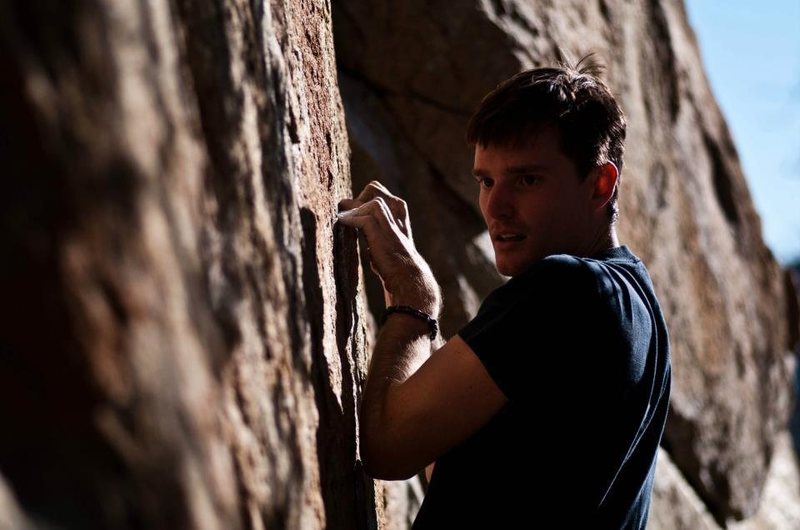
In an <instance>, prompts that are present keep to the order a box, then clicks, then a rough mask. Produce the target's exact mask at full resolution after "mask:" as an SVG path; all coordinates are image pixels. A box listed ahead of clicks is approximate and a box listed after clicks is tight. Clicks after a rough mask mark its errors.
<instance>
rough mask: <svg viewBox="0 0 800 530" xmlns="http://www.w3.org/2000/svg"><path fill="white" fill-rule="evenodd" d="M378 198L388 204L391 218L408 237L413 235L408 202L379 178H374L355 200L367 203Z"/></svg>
mask: <svg viewBox="0 0 800 530" xmlns="http://www.w3.org/2000/svg"><path fill="white" fill-rule="evenodd" d="M376 199H381V200H383V201H384V203H385V204H386V206H388V211H389V212H390V214H391V218H392V219H394V221H395V224H397V225H398V226H399V227H400V229H401V230H402V231H403V233H404V234H405V235H406V236H407V237H409V238H410V237H411V227H410V226H409V222H408V204H406V201H404V200H403V199H401V198H400V197H398V196H396V195H393V194H392V193H391V192H390V191H389V190H388V189H387V188H386V186H384V185H383V184H381V183H380V182H378V181H377V180H373V181H372V182H370V183H369V184H367V185H366V186H364V189H363V190H362V191H361V193H360V194H359V196H358V197H357V198H356V199H355V201H354V202H356V203H359V202H360V203H361V204H366V203H368V202H369V201H373V200H376Z"/></svg>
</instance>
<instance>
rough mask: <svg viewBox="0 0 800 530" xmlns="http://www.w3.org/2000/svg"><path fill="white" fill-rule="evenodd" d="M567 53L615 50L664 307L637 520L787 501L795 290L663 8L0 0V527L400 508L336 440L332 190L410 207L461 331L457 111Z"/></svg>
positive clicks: (338, 324) (377, 515) (473, 229)
mask: <svg viewBox="0 0 800 530" xmlns="http://www.w3.org/2000/svg"><path fill="white" fill-rule="evenodd" d="M334 33H335V41H336V55H337V56H338V69H339V70H338V74H337V63H336V60H337V57H335V56H334V47H333V45H334ZM558 46H560V47H561V49H562V50H563V52H564V53H569V54H573V55H577V54H578V53H580V52H581V51H583V50H585V49H588V48H593V49H595V50H596V51H597V52H598V53H599V55H600V57H601V58H603V59H605V61H606V62H607V63H608V67H609V68H608V80H609V83H610V84H611V86H612V87H613V88H614V89H615V91H616V92H617V93H618V94H619V96H620V98H621V100H622V104H623V107H624V108H625V110H626V112H627V114H628V118H629V124H630V125H629V138H630V140H629V143H628V152H627V153H628V154H627V165H626V168H625V171H624V174H623V175H624V176H623V191H622V221H621V225H620V229H621V231H622V236H623V239H624V240H625V242H626V243H627V244H629V245H630V246H631V247H632V248H633V249H634V250H635V251H636V252H637V253H639V254H640V255H641V256H642V257H643V258H644V259H645V260H646V261H647V262H648V264H649V265H650V267H651V271H652V273H653V276H654V278H655V281H656V284H657V287H658V289H659V295H660V297H661V300H662V302H663V304H664V308H665V310H666V312H667V317H668V319H669V322H670V324H671V329H672V339H673V345H674V372H675V381H674V396H675V397H674V401H673V414H672V417H671V418H670V421H669V425H668V432H667V439H666V444H665V453H664V455H665V456H664V458H663V461H662V464H661V467H660V468H659V469H660V474H659V479H658V480H659V481H660V482H659V488H660V489H659V490H658V494H657V496H656V503H657V504H658V506H655V507H654V510H655V511H654V513H656V512H657V513H658V514H662V515H663V517H661V516H659V515H657V516H656V518H654V520H656V521H664V525H665V526H664V527H665V528H666V527H669V526H667V525H669V524H672V523H671V521H687V523H686V524H687V525H692V524H697V525H700V524H704V525H707V526H708V527H709V528H714V527H715V526H714V525H717V526H719V525H721V524H724V522H726V521H728V520H730V519H743V518H747V517H748V516H750V515H751V514H757V515H755V516H754V517H753V518H751V521H755V522H754V523H753V524H756V523H757V524H762V523H763V524H764V525H768V524H771V523H770V522H772V521H784V520H790V517H792V516H793V514H794V513H795V512H793V511H792V510H793V508H792V507H791V506H792V505H791V499H792V497H791V495H790V498H789V500H788V501H787V500H786V499H785V498H782V497H781V496H780V495H779V494H777V493H775V491H783V489H786V488H781V487H780V484H788V485H790V486H789V487H788V489H791V488H792V487H796V485H797V484H798V482H799V481H798V478H797V475H796V474H792V473H791V469H790V467H787V466H786V465H782V466H778V465H777V464H772V469H777V471H774V472H773V473H772V474H771V475H770V479H769V481H768V480H767V474H768V470H769V469H771V468H770V466H771V462H772V461H773V460H774V461H775V462H784V463H786V462H791V460H792V458H793V456H792V455H791V452H790V451H788V449H786V447H787V446H788V443H784V442H781V444H782V445H778V446H777V447H778V449H779V451H778V452H777V453H776V454H778V455H783V456H780V458H775V459H773V458H772V457H773V453H774V452H775V447H776V445H775V444H776V440H777V439H779V438H778V437H777V433H778V431H780V430H781V429H782V428H783V425H784V422H785V420H786V418H787V414H788V409H789V403H790V388H791V386H790V383H789V372H790V368H789V366H788V363H786V362H785V358H786V353H787V351H788V347H789V343H790V342H791V341H792V339H796V337H797V334H796V323H795V324H790V323H789V320H788V319H787V317H786V315H787V313H788V311H789V308H790V301H789V300H790V298H789V297H788V294H787V290H786V286H787V285H788V284H787V283H786V281H785V277H784V276H783V273H782V271H781V270H780V269H779V267H778V266H777V264H776V263H775V261H774V260H773V258H772V256H771V254H770V253H769V251H768V250H767V249H766V247H765V246H764V244H763V242H762V240H761V238H760V224H759V220H758V218H757V216H756V214H755V212H754V210H753V207H752V203H751V201H750V199H749V197H748V193H747V189H746V186H745V183H744V178H743V176H742V173H741V169H740V167H739V164H738V161H737V159H736V153H735V149H734V147H733V145H732V142H731V139H730V136H729V134H728V132H727V129H726V127H725V124H724V122H723V120H722V118H721V116H720V113H719V111H718V110H717V107H716V105H715V103H714V100H713V97H712V96H711V94H710V92H709V89H708V85H707V82H706V80H705V78H704V76H703V73H702V67H701V65H700V60H699V57H698V53H697V47H696V44H695V42H694V38H693V36H692V32H691V29H690V28H689V27H688V25H687V23H686V17H685V13H684V12H683V9H682V6H681V4H680V3H679V2H677V1H674V0H670V1H667V0H664V1H652V2H645V1H644V0H639V1H634V2H623V1H621V0H619V1H611V0H608V1H603V0H601V1H598V2H593V3H590V2H584V1H578V0H572V1H564V2H553V1H536V2H534V1H529V2H523V1H521V0H496V1H489V0H480V1H475V2H450V1H444V0H436V1H427V0H425V1H423V0H407V1H404V2H379V1H377V0H375V1H367V0H346V1H345V0H343V1H335V2H334V3H333V6H331V5H329V4H328V3H327V2H309V1H306V0H276V1H272V2H264V1H263V0H206V1H202V2H201V1H197V0H170V1H169V2H148V1H144V0H138V1H136V0H135V1H130V2H119V1H117V0H59V1H57V0H42V1H37V2H30V1H22V0H10V1H8V2H4V3H2V4H0V68H1V69H2V72H3V73H4V75H5V78H4V79H5V83H4V89H3V91H2V93H0V160H2V161H3V162H4V164H3V171H4V172H5V173H6V175H7V177H8V178H6V185H5V186H4V189H3V193H1V194H0V248H2V250H3V253H4V254H3V259H2V260H0V293H2V294H3V296H2V297H1V298H0V424H2V425H4V427H5V429H6V432H7V433H8V434H7V435H5V436H0V474H1V475H2V477H0V527H2V525H5V526H7V527H10V528H47V527H51V526H50V525H56V526H58V527H65V528H81V529H84V528H86V529H91V528H115V529H139V528H198V529H226V530H228V529H231V530H236V529H238V528H243V529H245V528H246V529H250V528H253V529H261V528H292V529H294V528H302V529H315V528H331V529H339V528H346V529H367V528H386V529H401V528H406V527H407V526H408V522H409V521H410V519H411V518H413V515H414V512H415V510H416V507H417V505H418V503H419V496H420V485H419V483H417V482H416V481H410V482H409V483H397V484H387V483H381V482H374V481H372V480H370V479H369V478H367V477H366V476H365V475H364V473H363V471H362V470H361V467H360V463H359V460H358V440H357V437H356V432H357V414H356V412H357V408H358V402H359V398H360V388H361V384H362V382H363V378H364V374H365V371H366V365H367V358H368V352H369V341H370V337H371V331H370V327H371V317H370V315H369V312H368V311H367V299H366V297H365V296H364V294H365V292H367V291H368V290H369V289H370V287H369V286H368V285H366V286H365V283H364V281H363V277H362V272H361V271H362V268H360V267H359V264H358V254H357V245H356V241H355V239H354V237H353V235H352V234H351V233H346V232H344V231H343V230H341V229H340V228H338V227H336V226H335V224H334V219H335V215H334V213H335V211H336V203H337V202H338V199H339V198H341V197H344V196H348V195H350V193H351V187H352V188H355V189H359V188H360V187H361V186H362V185H363V184H364V183H365V182H366V181H368V180H371V179H373V178H380V179H381V180H383V181H384V182H385V183H386V184H387V185H388V186H389V187H390V188H391V189H393V190H395V191H397V192H398V193H400V194H401V195H403V196H404V197H405V198H406V199H407V200H408V202H409V204H410V208H411V215H412V219H413V221H414V223H415V236H416V239H417V240H418V243H419V245H420V248H421V250H422V252H423V254H424V255H425V256H426V257H427V258H428V259H429V261H430V262H431V264H432V267H433V269H434V271H435V272H436V273H437V274H438V277H439V279H440V281H441V283H442V284H443V287H444V290H445V299H446V304H447V305H446V310H445V314H444V318H443V329H444V331H445V333H446V334H452V333H454V332H455V331H456V330H457V328H458V327H459V326H460V325H461V324H463V323H464V322H466V320H467V319H468V318H470V317H471V316H472V314H474V312H475V311H476V310H477V307H478V304H479V303H480V300H481V299H482V298H483V296H485V295H486V294H487V293H488V292H489V291H490V290H491V289H492V288H494V287H495V286H497V285H499V284H500V283H501V282H502V281H503V279H502V278H501V277H499V276H498V275H497V274H496V272H495V271H494V267H493V265H492V259H491V248H490V246H489V245H488V240H487V238H486V234H485V232H484V227H483V224H482V221H481V219H480V216H479V214H478V210H477V205H476V203H475V189H474V184H473V182H472V179H471V177H470V175H469V173H470V168H471V162H470V156H471V155H470V152H469V150H468V149H467V147H466V145H465V144H464V141H463V133H464V127H465V125H466V121H467V118H468V116H469V114H470V112H471V111H472V109H473V108H474V106H475V105H476V104H477V102H478V101H479V99H480V98H481V96H482V95H483V94H484V93H486V92H487V91H488V90H490V89H491V88H493V87H494V86H495V85H496V84H497V83H498V82H499V81H500V80H502V79H504V78H506V77H508V76H509V75H511V74H512V73H515V72H516V71H518V70H520V69H522V68H524V67H527V66H531V65H535V64H542V63H544V62H545V61H547V60H549V59H550V58H558V57H559V56H560V54H561V52H560V51H559V50H558V48H557V47H558ZM340 89H341V91H342V94H343V97H344V103H345V107H346V108H343V106H342V99H341V98H340V95H339V94H340ZM345 110H346V112H345ZM345 114H346V118H347V126H348V129H349V134H350V146H351V147H348V134H347V132H346V130H345ZM350 148H352V157H351V156H350V153H349V149H350ZM351 161H352V174H353V182H352V183H351V181H350V167H349V166H350V163H351ZM373 286H374V284H373ZM377 298H378V297H373V299H377ZM795 309H796V307H795ZM795 315H796V313H795ZM780 439H781V440H783V439H782V438H780ZM787 455H788V456H787ZM662 477H665V478H662ZM773 477H774V480H773ZM765 483H766V484H768V485H767V487H766V489H765ZM773 483H774V484H778V485H779V486H777V487H775V488H772V487H771V486H769V484H773ZM792 485H794V486H792ZM762 492H764V494H763V495H762ZM762 498H763V499H767V500H765V501H764V502H761V503H760V504H759V502H760V499H762ZM670 499H672V500H670ZM675 499H677V501H675ZM769 499H774V502H773V501H769V502H768V500H769ZM670 502H672V504H668V503H670ZM675 505H677V506H679V507H681V509H683V508H684V507H686V508H685V509H686V511H685V512H682V513H681V514H680V517H679V518H678V514H674V513H673V514H671V515H670V513H669V512H666V511H665V510H664V508H665V507H671V506H675ZM769 506H779V507H780V508H779V509H780V510H782V511H781V513H782V514H787V515H786V518H785V519H781V518H780V517H782V516H781V515H780V514H779V515H775V514H772V513H765V512H764V510H765V509H767V508H768V507H769ZM765 507H766V508H765ZM670 509H671V510H674V508H670ZM659 510H660V511H659ZM670 516H674V517H676V518H675V519H669V517H670ZM675 524H678V523H675ZM776 524H777V523H776ZM698 527H700V526H698ZM763 527H764V528H767V527H768V526H763Z"/></svg>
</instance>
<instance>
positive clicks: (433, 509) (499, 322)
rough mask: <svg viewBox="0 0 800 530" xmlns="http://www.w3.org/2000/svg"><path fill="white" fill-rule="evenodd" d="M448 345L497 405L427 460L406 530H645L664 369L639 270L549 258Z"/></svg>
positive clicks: (660, 328)
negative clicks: (499, 400) (494, 393)
mask: <svg viewBox="0 0 800 530" xmlns="http://www.w3.org/2000/svg"><path fill="white" fill-rule="evenodd" d="M458 334H459V335H460V336H461V338H462V339H464V341H465V342H466V343H467V344H469V346H470V347H471V348H472V350H473V351H474V352H475V353H476V354H477V356H478V357H479V358H480V360H481V361H482V362H483V364H484V366H485V367H486V370H487V371H488V372H489V374H490V375H491V377H492V379H493V380H494V381H495V383H496V384H497V385H498V386H499V387H500V389H501V390H502V391H503V393H504V394H505V395H506V397H508V403H507V404H506V405H505V406H504V407H503V408H502V409H501V410H500V412H498V413H497V414H496V415H495V416H494V417H493V418H492V419H491V420H490V421H489V422H488V423H487V424H486V425H484V426H483V427H482V428H481V429H480V430H479V431H478V432H477V433H475V434H474V435H473V436H471V437H470V438H468V439H467V440H465V441H464V442H462V443H461V444H459V445H457V446H456V447H454V448H452V449H451V450H450V451H448V452H447V453H445V454H444V455H442V456H441V457H440V458H439V459H438V460H437V461H436V467H435V469H434V472H433V476H432V477H431V483H430V485H429V487H428V491H427V493H426V495H425V500H424V502H423V504H422V506H421V508H420V511H419V513H418V515H417V518H416V520H415V522H414V528H415V529H416V530H422V529H427V528H511V527H513V528H537V527H544V526H542V525H543V524H549V525H551V526H550V527H552V528H562V527H563V528H582V529H590V528H597V529H618V528H619V529H621V528H624V529H643V528H645V525H646V523H647V516H648V511H649V506H650V494H651V490H652V481H653V473H654V471H655V462H656V455H657V453H658V446H659V442H660V440H661V436H662V433H663V430H664V422H665V420H666V415H667V409H668V404H669V393H670V358H669V343H668V336H667V328H666V325H665V323H664V318H663V315H662V313H661V309H660V307H659V304H658V301H657V299H656V296H655V293H654V292H653V285H652V282H651V280H650V276H649V274H648V273H647V270H646V269H645V267H644V265H643V264H642V262H641V261H640V260H639V259H638V258H637V257H636V256H634V255H633V254H632V253H631V252H630V250H628V248H627V247H624V246H623V247H618V248H615V249H612V250H609V251H607V252H605V253H604V254H602V255H600V256H597V257H595V258H592V259H590V258H578V257H575V256H568V255H555V256H549V257H547V258H545V259H543V260H540V261H538V262H537V263H535V264H534V265H532V266H531V267H529V268H528V269H527V270H526V271H525V272H523V273H522V274H520V275H518V276H515V277H514V278H512V279H510V280H509V281H508V282H507V283H506V284H505V285H503V286H501V287H499V288H498V289H496V290H495V291H493V292H492V293H491V294H490V295H489V296H488V297H487V298H486V300H485V301H484V302H483V304H482V305H481V307H480V310H479V311H478V314H477V315H476V316H475V318H474V319H473V320H472V321H470V322H469V323H468V324H467V325H466V326H464V327H463V328H462V329H461V330H460V331H459V332H458Z"/></svg>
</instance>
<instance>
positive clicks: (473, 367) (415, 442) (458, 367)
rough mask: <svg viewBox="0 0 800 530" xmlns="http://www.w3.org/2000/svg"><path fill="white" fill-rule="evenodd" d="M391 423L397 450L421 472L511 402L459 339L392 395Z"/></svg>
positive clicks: (449, 343)
mask: <svg viewBox="0 0 800 530" xmlns="http://www.w3.org/2000/svg"><path fill="white" fill-rule="evenodd" d="M390 395H391V398H390V399H389V418H391V419H390V422H391V424H392V425H393V427H392V429H393V430H394V431H395V436H394V437H393V438H394V439H395V441H396V443H397V444H398V445H397V448H396V449H397V450H398V451H401V452H402V451H404V449H403V448H404V446H405V447H408V448H411V449H409V450H411V451H413V452H414V453H415V454H413V455H407V456H408V457H409V458H410V459H411V460H413V461H414V463H415V465H417V469H421V468H422V467H424V466H425V465H427V464H429V463H430V462H433V461H434V460H435V459H436V458H438V457H439V456H440V455H442V454H443V453H444V452H445V451H447V450H448V449H450V448H451V447H453V446H455V445H456V444H458V443H460V442H462V441H463V440H465V439H466V438H468V437H469V436H470V435H472V434H473V433H475V432H476V431H477V430H478V429H480V428H481V427H482V426H483V425H485V424H486V423H487V422H488V421H489V420H490V419H491V418H492V416H494V415H495V414H496V413H497V412H498V411H499V410H500V408H502V406H503V405H504V404H505V403H506V401H507V398H506V396H505V395H504V394H503V392H502V391H501V390H500V388H499V387H498V386H497V384H496V383H495V382H494V380H493V379H492V377H491V376H490V375H489V373H488V372H487V371H486V368H485V367H484V365H483V363H482V362H481V361H480V359H478V357H477V355H475V353H474V352H473V351H472V349H471V348H470V347H469V345H468V344H467V343H466V342H464V341H463V340H462V339H461V337H459V336H458V335H456V336H455V337H453V338H452V339H450V340H449V341H448V342H447V343H446V344H445V345H444V346H443V347H442V348H440V349H438V350H437V351H435V352H434V353H433V354H432V355H431V357H430V358H429V359H428V360H427V361H426V362H425V364H423V365H422V366H421V367H420V368H419V370H417V371H416V372H415V373H414V375H412V376H411V377H409V378H408V380H406V381H405V382H404V383H403V384H400V385H396V386H394V387H393V388H392V390H391V391H390Z"/></svg>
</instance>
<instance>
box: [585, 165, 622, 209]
mask: <svg viewBox="0 0 800 530" xmlns="http://www.w3.org/2000/svg"><path fill="white" fill-rule="evenodd" d="M593 172H594V177H593V181H594V189H593V190H592V202H594V203H595V208H598V209H599V208H603V207H604V206H605V205H606V204H608V201H610V200H611V197H612V196H613V195H614V190H615V189H616V188H617V181H618V180H619V170H618V169H617V166H616V164H614V162H606V163H605V164H603V165H600V166H597V167H596V168H594V170H593Z"/></svg>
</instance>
